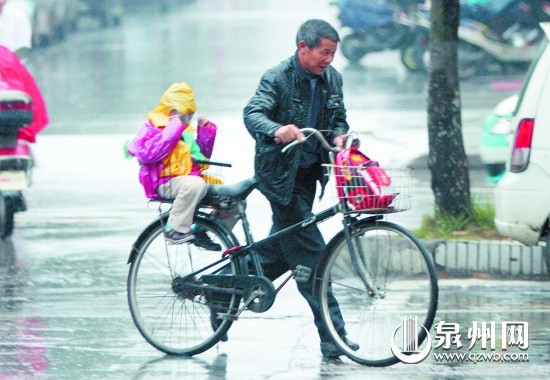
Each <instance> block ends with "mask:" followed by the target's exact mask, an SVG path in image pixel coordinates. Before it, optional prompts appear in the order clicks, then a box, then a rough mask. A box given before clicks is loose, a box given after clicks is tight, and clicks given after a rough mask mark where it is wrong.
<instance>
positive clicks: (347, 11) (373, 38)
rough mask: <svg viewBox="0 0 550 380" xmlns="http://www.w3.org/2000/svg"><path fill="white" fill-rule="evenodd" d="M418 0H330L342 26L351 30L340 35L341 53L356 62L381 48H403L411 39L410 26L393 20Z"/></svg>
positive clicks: (420, 0)
mask: <svg viewBox="0 0 550 380" xmlns="http://www.w3.org/2000/svg"><path fill="white" fill-rule="evenodd" d="M421 2H423V1H422V0H393V1H382V0H372V1H364V0H333V1H332V2H331V4H332V5H335V6H337V7H338V8H339V11H340V12H339V16H338V17H339V19H340V22H341V23H342V26H343V27H346V28H348V29H351V32H350V33H349V34H347V35H345V36H344V37H343V38H342V41H341V44H340V49H341V51H342V55H343V56H344V57H345V58H346V59H347V60H348V61H350V62H351V63H357V62H359V61H360V60H361V59H362V58H363V57H364V56H365V55H366V54H370V53H375V52H380V51H384V50H395V49H403V48H404V47H406V46H408V45H410V44H412V43H413V42H414V39H415V38H414V37H415V36H414V33H411V25H410V24H409V25H407V24H406V23H403V22H396V19H401V18H407V12H408V9H409V8H411V7H414V6H415V5H416V4H417V3H421Z"/></svg>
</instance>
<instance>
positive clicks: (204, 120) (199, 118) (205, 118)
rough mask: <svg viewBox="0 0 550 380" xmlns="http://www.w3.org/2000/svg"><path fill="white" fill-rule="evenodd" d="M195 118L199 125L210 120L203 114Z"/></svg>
mask: <svg viewBox="0 0 550 380" xmlns="http://www.w3.org/2000/svg"><path fill="white" fill-rule="evenodd" d="M197 120H198V123H199V125H205V124H208V123H209V122H210V120H208V118H207V117H206V116H204V115H199V116H198V118H197Z"/></svg>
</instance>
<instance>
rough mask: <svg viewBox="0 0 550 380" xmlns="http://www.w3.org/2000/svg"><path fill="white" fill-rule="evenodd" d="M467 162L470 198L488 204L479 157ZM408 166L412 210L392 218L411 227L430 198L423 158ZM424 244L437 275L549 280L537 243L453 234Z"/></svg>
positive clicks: (489, 189)
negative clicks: (411, 176)
mask: <svg viewBox="0 0 550 380" xmlns="http://www.w3.org/2000/svg"><path fill="white" fill-rule="evenodd" d="M468 161H469V164H470V172H469V174H470V184H471V187H470V192H471V195H472V199H474V200H477V201H481V202H485V201H486V202H491V203H492V200H493V189H494V187H495V184H492V183H489V182H488V181H487V180H486V179H485V173H484V172H483V167H482V163H481V160H480V158H479V156H469V157H468ZM411 166H412V167H414V168H415V170H414V178H415V180H416V181H415V183H416V184H417V185H418V186H417V187H416V188H415V189H413V209H412V210H411V211H412V212H407V213H404V214H403V215H402V216H396V217H395V219H396V221H399V222H400V223H402V224H404V225H406V226H407V227H408V228H411V229H415V228H417V227H419V226H420V223H421V222H422V215H430V213H433V207H434V197H433V192H432V190H431V187H430V178H431V173H430V171H429V169H428V167H427V157H425V156H424V157H419V158H418V159H416V160H414V162H412V163H411ZM425 244H426V246H427V247H428V249H429V250H430V252H431V253H432V255H433V257H434V258H435V262H436V265H437V266H438V269H439V270H440V271H439V272H440V276H446V277H478V278H495V279H498V278H507V279H509V278H515V279H531V280H533V279H534V280H548V279H549V272H548V269H547V268H546V262H545V257H544V254H543V250H542V247H541V246H525V245H523V244H521V243H518V242H515V241H512V240H509V239H506V238H505V237H502V239H500V240H496V239H495V240H464V239H460V238H459V237H457V238H456V239H448V240H435V241H425Z"/></svg>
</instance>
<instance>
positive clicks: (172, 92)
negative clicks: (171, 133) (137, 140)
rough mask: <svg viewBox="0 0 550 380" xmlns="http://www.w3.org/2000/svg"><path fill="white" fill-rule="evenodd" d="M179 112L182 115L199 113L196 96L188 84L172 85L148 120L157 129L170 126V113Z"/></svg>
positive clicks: (149, 114) (150, 113)
mask: <svg viewBox="0 0 550 380" xmlns="http://www.w3.org/2000/svg"><path fill="white" fill-rule="evenodd" d="M172 110H177V111H178V112H179V113H181V114H182V115H185V114H188V113H194V112H196V111H197V104H196V103H195V95H194V94H193V90H191V87H189V85H188V84H187V83H183V82H182V83H174V84H172V85H171V86H170V87H169V88H168V89H167V90H166V91H165V92H164V94H162V97H161V98H160V102H159V104H158V105H157V107H156V108H155V109H154V110H152V111H151V112H149V113H148V114H147V119H149V120H151V123H152V124H153V125H154V126H155V127H157V128H158V127H163V126H165V125H167V124H168V121H169V116H170V112H171V111H172Z"/></svg>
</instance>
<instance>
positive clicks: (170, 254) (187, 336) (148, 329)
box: [127, 216, 240, 356]
mask: <svg viewBox="0 0 550 380" xmlns="http://www.w3.org/2000/svg"><path fill="white" fill-rule="evenodd" d="M166 219H167V218H166V216H165V217H164V218H163V219H159V220H157V221H156V222H155V223H153V224H151V225H150V226H149V227H148V228H147V229H146V230H145V231H144V232H143V234H142V235H141V237H140V238H139V239H138V240H137V241H136V243H135V244H134V247H133V252H132V255H131V256H130V261H131V265H130V271H129V274H128V284H127V286H128V304H129V307H130V312H131V314H132V318H133V320H134V323H135V325H136V327H137V328H138V330H139V332H140V333H141V335H142V336H143V337H144V338H145V339H146V340H147V341H148V342H149V343H150V344H151V345H153V346H154V347H156V348H157V349H159V350H160V351H162V352H165V353H167V354H172V355H188V356H190V355H195V354H198V353H201V352H203V351H206V350H207V349H209V348H210V347H212V346H214V345H215V344H216V343H217V342H218V341H219V340H220V339H222V337H223V335H224V334H225V333H226V332H227V330H228V329H229V327H230V326H231V323H232V322H231V321H230V320H227V319H226V320H222V319H216V317H217V316H218V313H227V312H228V311H229V310H234V309H235V308H237V307H238V304H239V302H240V297H238V296H235V295H227V294H223V295H215V294H212V293H209V292H203V291H200V290H198V291H194V290H186V291H178V288H177V285H175V284H176V283H177V281H178V279H181V278H183V277H184V276H186V275H188V274H190V273H193V272H195V271H197V270H199V269H201V268H204V267H206V266H207V265H210V264H212V263H215V262H216V261H218V260H220V259H221V253H222V252H223V251H224V250H226V249H227V248H228V247H230V246H233V243H232V240H231V238H230V236H227V235H226V234H224V232H223V230H222V229H220V228H218V226H216V224H215V223H213V222H211V221H208V220H201V219H199V220H195V224H196V225H198V226H199V228H201V229H202V230H203V231H205V232H206V234H207V235H208V237H209V238H210V239H211V240H212V241H213V242H214V243H215V244H219V248H220V249H214V250H206V249H204V248H199V247H197V246H195V245H193V244H179V245H171V244H167V243H166V241H165V238H164V233H163V232H164V225H165V224H166ZM227 265H229V266H227ZM222 270H223V273H224V274H229V273H233V267H232V264H230V262H229V260H225V261H224V262H223V263H220V264H218V265H215V266H213V267H211V268H208V269H206V270H205V271H204V272H202V273H200V274H197V275H196V277H194V278H192V279H191V281H195V280H197V281H196V284H200V276H201V275H204V274H212V273H219V272H220V271H222ZM175 279H176V280H175Z"/></svg>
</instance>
